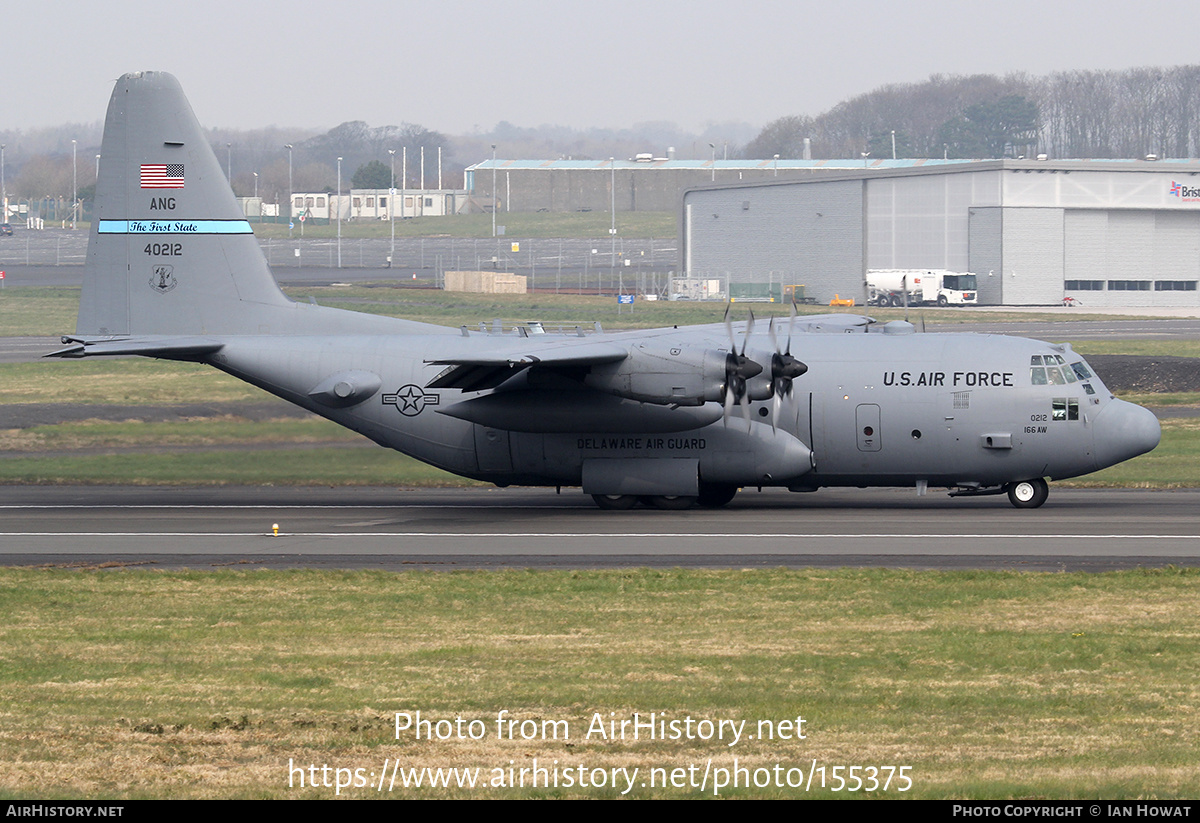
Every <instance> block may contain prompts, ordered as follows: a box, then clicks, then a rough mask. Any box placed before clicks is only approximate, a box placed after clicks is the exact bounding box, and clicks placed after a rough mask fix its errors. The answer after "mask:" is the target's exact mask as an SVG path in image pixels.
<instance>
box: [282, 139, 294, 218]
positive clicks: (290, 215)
mask: <svg viewBox="0 0 1200 823" xmlns="http://www.w3.org/2000/svg"><path fill="white" fill-rule="evenodd" d="M284 148H285V149H287V150H288V240H291V239H292V222H293V218H294V217H295V215H294V213H293V212H292V201H293V200H295V199H296V195H295V192H293V191H292V144H291V143H287V144H286V145H284Z"/></svg>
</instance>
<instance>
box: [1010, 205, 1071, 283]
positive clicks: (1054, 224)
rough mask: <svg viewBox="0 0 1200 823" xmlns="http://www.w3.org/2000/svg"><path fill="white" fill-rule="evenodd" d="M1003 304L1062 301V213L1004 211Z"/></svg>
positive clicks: (1055, 210)
mask: <svg viewBox="0 0 1200 823" xmlns="http://www.w3.org/2000/svg"><path fill="white" fill-rule="evenodd" d="M1003 221H1004V224H1003V228H1002V237H1003V243H1004V251H1003V260H1002V265H1003V267H1004V268H1003V271H1002V275H1001V276H1002V277H1003V278H1004V279H1003V282H1002V285H1001V292H1002V295H1003V302H1004V303H1006V304H1008V305H1018V306H1020V305H1031V304H1047V303H1050V304H1053V303H1060V302H1061V301H1062V298H1063V212H1062V209H1038V208H1015V209H1014V208H1007V207H1006V208H1005V209H1004V215H1003Z"/></svg>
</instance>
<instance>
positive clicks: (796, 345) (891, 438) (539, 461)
mask: <svg viewBox="0 0 1200 823" xmlns="http://www.w3.org/2000/svg"><path fill="white" fill-rule="evenodd" d="M101 156H102V159H103V162H102V163H101V166H100V179H99V181H98V183H97V187H96V217H95V220H94V222H93V224H92V234H91V237H90V241H89V246H88V257H87V269H86V273H85V276H84V286H83V294H82V298H81V301H80V307H79V322H78V326H77V330H76V334H75V335H74V336H69V337H64V338H63V343H64V345H65V348H63V349H61V350H59V351H56V352H54V353H53V354H52V355H50V356H54V357H91V356H97V355H125V354H138V355H144V356H147V357H157V358H165V359H170V360H185V361H193V362H199V363H208V364H210V365H212V366H215V367H216V368H218V369H221V370H222V371H225V372H228V373H229V374H232V375H234V376H235V377H239V378H241V379H243V380H245V381H247V382H249V383H252V384H254V385H255V386H258V387H260V388H262V389H265V390H266V391H269V392H271V393H272V394H276V395H278V396H280V397H282V398H284V399H286V400H289V401H291V402H292V403H295V404H297V405H299V406H302V407H304V408H306V409H309V410H311V411H313V412H316V413H317V414H320V415H322V416H324V417H327V418H329V419H330V420H333V421H335V422H337V423H340V424H341V425H343V426H347V427H348V428H351V429H353V430H354V431H357V432H360V433H361V434H363V435H365V436H367V437H369V438H370V439H372V440H374V441H375V442H376V443H379V444H380V445H383V446H387V447H389V448H393V449H396V450H398V451H401V452H404V453H405V454H409V455H412V456H413V457H416V458H418V459H420V460H423V461H425V462H427V463H431V464H433V465H435V466H439V467H441V468H443V469H446V470H447V471H450V472H454V473H455V474H459V475H463V476H466V477H473V478H478V479H480V480H486V481H491V482H494V483H496V484H498V485H502V486H504V485H510V484H526V485H539V486H582V487H583V490H584V492H586V493H588V494H591V495H592V496H593V497H594V498H595V500H596V502H597V503H598V504H599V505H600V506H602V507H604V508H611V509H619V508H626V507H628V506H632V505H633V504H634V503H635V502H637V501H638V500H642V501H644V502H646V503H648V504H650V505H652V506H657V507H659V508H682V507H686V506H690V505H692V504H693V503H696V502H698V503H699V504H700V505H705V506H721V505H724V504H725V503H728V502H729V501H730V500H731V499H732V498H733V496H734V494H735V493H736V492H737V490H738V489H739V488H740V487H743V486H758V487H762V486H782V487H786V488H788V489H791V490H792V491H813V490H815V489H817V488H820V487H822V486H909V487H915V488H916V489H917V491H918V493H924V492H925V490H926V489H927V488H928V487H929V486H937V487H945V488H949V489H951V490H952V493H953V494H956V495H980V494H1002V493H1004V492H1007V493H1008V497H1009V500H1010V501H1011V502H1012V504H1013V505H1014V506H1017V507H1021V508H1033V507H1037V506H1040V505H1041V504H1042V503H1043V502H1045V500H1046V495H1047V486H1046V478H1065V477H1075V476H1077V475H1082V474H1088V473H1089V472H1093V471H1096V470H1097V469H1102V468H1104V467H1105V466H1111V465H1113V464H1115V463H1119V462H1121V461H1123V460H1127V459H1129V458H1131V457H1134V456H1136V455H1139V454H1142V453H1143V452H1147V451H1150V450H1151V449H1153V448H1154V447H1155V446H1156V445H1157V444H1158V440H1159V425H1158V421H1157V420H1156V419H1155V417H1154V415H1153V414H1151V413H1150V412H1149V411H1147V410H1146V409H1143V408H1141V407H1139V406H1135V405H1132V404H1130V403H1126V402H1123V401H1121V400H1117V399H1115V398H1114V397H1113V396H1112V395H1111V393H1110V392H1109V391H1108V389H1106V388H1105V387H1104V384H1103V383H1102V382H1101V381H1100V379H1099V378H1098V377H1096V375H1095V374H1094V373H1093V372H1092V371H1091V369H1090V368H1089V367H1088V366H1087V364H1086V363H1084V361H1083V359H1082V358H1080V357H1079V356H1078V355H1076V354H1074V353H1073V352H1072V351H1071V349H1070V347H1068V346H1062V345H1051V344H1049V343H1043V342H1040V341H1036V340H1024V339H1019V338H1011V337H1002V336H988V335H974V334H913V333H912V332H913V328H912V326H911V325H909V324H907V323H900V322H893V323H888V324H884V325H882V326H879V327H876V328H872V321H871V320H870V319H869V318H865V317H856V316H850V315H826V316H819V317H807V318H798V317H796V316H795V313H794V309H793V314H792V316H791V317H790V318H789V319H787V320H781V321H780V322H779V323H778V324H777V323H776V322H775V321H774V320H772V322H771V323H770V324H769V325H767V324H763V323H761V322H760V323H759V324H758V325H757V326H755V324H754V322H753V319H751V320H750V322H746V323H739V324H736V325H735V324H732V323H730V322H729V321H728V320H727V321H726V323H724V324H714V325H710V326H698V327H690V328H682V329H680V328H670V329H655V330H650V331H638V332H619V333H608V334H605V333H602V332H599V331H597V332H596V333H591V334H584V333H583V331H581V330H577V331H576V333H575V334H572V335H552V334H545V333H539V332H540V331H541V329H540V328H539V327H537V326H536V325H534V326H531V327H530V328H528V329H523V330H522V333H520V334H489V333H488V332H487V331H474V330H469V329H467V328H465V327H464V328H461V329H448V328H444V327H441V326H433V325H428V324H424V323H416V322H412V321H408V320H401V319H396V318H390V317H379V316H374V315H367V314H360V313H357V312H350V311H343V310H338V309H332V308H327V307H322V306H317V305H312V304H307V303H296V302H293V301H292V300H290V299H288V298H287V297H286V296H285V295H284V294H283V293H282V292H281V291H280V290H279V288H278V286H277V285H276V283H275V280H274V278H273V277H272V275H271V271H270V269H269V268H268V266H267V263H266V260H265V259H264V258H263V255H262V252H261V250H260V249H259V246H258V243H257V241H256V240H255V238H254V235H253V234H252V232H251V229H250V225H249V223H247V221H246V219H245V217H244V215H243V214H242V212H241V210H240V209H239V207H238V204H237V201H236V200H235V199H234V196H233V193H232V191H231V190H230V188H229V185H228V184H227V182H226V180H225V178H224V175H223V174H222V170H221V167H220V164H219V162H218V161H217V159H216V157H215V156H214V154H213V152H212V150H211V148H210V147H209V144H208V140H207V139H206V136H205V134H204V132H203V131H202V130H201V128H200V125H199V123H198V122H197V121H196V118H195V116H194V115H193V114H192V111H191V108H190V106H189V105H188V103H187V100H186V99H185V97H184V95H183V92H182V90H181V89H180V87H179V84H178V83H177V82H176V80H175V79H174V78H173V77H172V76H170V75H168V74H164V73H161V72H141V73H136V74H127V75H125V76H124V77H122V78H121V79H120V80H119V81H118V82H117V86H116V90H115V91H114V92H113V96H112V100H111V101H110V103H109V107H108V115H107V120H106V122H105V126H104V143H103V145H102V147H101ZM764 326H765V327H764ZM525 332H529V333H525Z"/></svg>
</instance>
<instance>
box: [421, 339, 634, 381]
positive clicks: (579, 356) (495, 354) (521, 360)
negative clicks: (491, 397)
mask: <svg viewBox="0 0 1200 823" xmlns="http://www.w3.org/2000/svg"><path fill="white" fill-rule="evenodd" d="M523 344H524V345H521V346H520V347H517V346H513V347H510V348H509V349H508V351H490V352H482V353H479V354H471V355H469V356H464V357H451V358H447V359H445V360H429V361H426V362H428V363H429V364H430V365H433V366H448V367H449V368H447V369H446V370H445V371H443V372H442V373H441V374H439V375H438V376H437V377H435V378H434V379H433V381H432V382H430V383H429V385H428V388H431V389H459V390H461V391H484V390H486V389H494V388H496V387H497V386H499V385H500V384H501V383H503V382H505V381H506V380H508V379H509V378H511V377H512V376H514V375H516V374H518V373H519V372H521V371H524V370H526V369H531V368H548V369H551V370H569V369H579V368H587V367H590V366H598V365H602V364H605V363H617V362H620V361H621V360H624V359H625V358H626V357H628V356H629V350H628V349H627V348H626V347H625V346H618V345H616V344H613V343H584V344H580V345H562V344H558V345H553V344H552V345H550V346H546V347H545V348H539V349H536V350H534V349H532V348H531V347H529V346H528V341H527V340H526V341H523Z"/></svg>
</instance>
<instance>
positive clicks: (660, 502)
mask: <svg viewBox="0 0 1200 823" xmlns="http://www.w3.org/2000/svg"><path fill="white" fill-rule="evenodd" d="M643 501H644V502H645V503H646V505H647V506H653V507H654V508H656V509H662V510H664V511H683V510H684V509H690V508H691V507H692V506H694V505H696V498H694V497H691V496H689V495H686V494H654V495H649V496H647V497H645V498H643Z"/></svg>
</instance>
